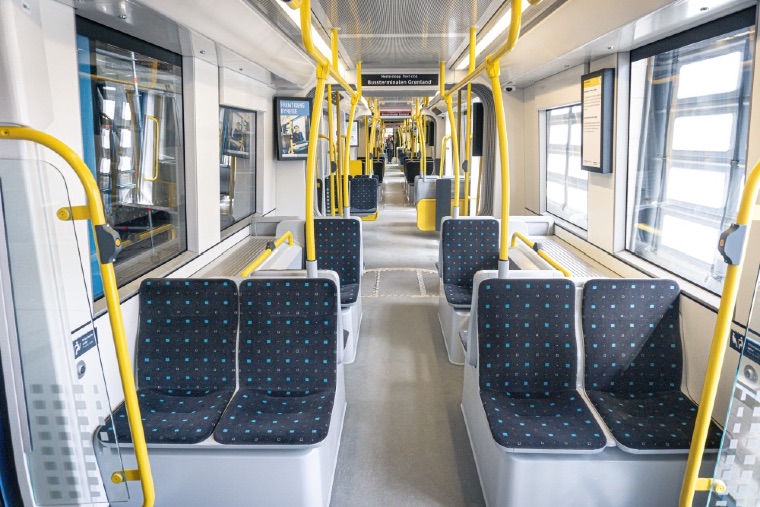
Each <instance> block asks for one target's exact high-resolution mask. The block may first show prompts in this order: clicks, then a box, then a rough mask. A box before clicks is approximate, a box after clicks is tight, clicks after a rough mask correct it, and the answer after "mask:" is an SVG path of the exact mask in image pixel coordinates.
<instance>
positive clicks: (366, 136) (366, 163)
mask: <svg viewBox="0 0 760 507" xmlns="http://www.w3.org/2000/svg"><path fill="white" fill-rule="evenodd" d="M370 118H371V116H365V117H364V174H367V171H368V168H369V119H370Z"/></svg>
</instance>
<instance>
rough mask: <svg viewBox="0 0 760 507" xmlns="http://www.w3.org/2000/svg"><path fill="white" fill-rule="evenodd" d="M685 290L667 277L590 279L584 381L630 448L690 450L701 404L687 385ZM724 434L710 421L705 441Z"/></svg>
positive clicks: (621, 443)
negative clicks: (681, 303) (681, 310)
mask: <svg viewBox="0 0 760 507" xmlns="http://www.w3.org/2000/svg"><path fill="white" fill-rule="evenodd" d="M680 294H681V290H680V288H679V287H678V284H677V283H676V282H675V281H672V280H662V279H593V280H589V281H587V282H586V284H585V286H584V289H583V336H584V347H585V355H586V369H585V388H586V392H587V393H588V395H589V399H590V400H591V403H593V404H594V406H595V407H596V408H597V410H598V411H599V413H600V414H601V416H602V418H603V419H604V422H605V423H606V424H607V426H608V427H609V428H610V431H611V432H612V436H613V437H614V438H615V441H616V442H617V444H618V447H620V448H621V449H622V450H624V451H627V452H632V453H663V452H666V453H668V452H672V453H688V452H689V447H690V443H691V436H692V432H693V430H694V421H695V418H696V415H697V405H696V404H695V403H694V402H693V401H692V400H691V399H689V397H688V396H687V395H686V394H684V393H683V392H682V390H681V389H682V388H681V381H682V370H683V354H682V344H681V333H680V328H681V325H680V317H679V299H680ZM721 435H722V432H721V430H720V428H719V427H718V426H717V425H715V423H711V426H710V430H709V433H708V440H707V445H706V447H707V448H708V449H717V448H718V445H719V444H720V439H721Z"/></svg>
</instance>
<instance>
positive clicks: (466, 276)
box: [441, 218, 499, 308]
mask: <svg viewBox="0 0 760 507" xmlns="http://www.w3.org/2000/svg"><path fill="white" fill-rule="evenodd" d="M441 227H442V230H441V252H442V256H443V257H442V260H443V274H442V278H443V287H444V293H445V295H446V301H448V302H449V304H451V305H453V306H455V307H462V308H469V307H470V304H471V300H472V279H473V278H474V276H475V273H477V272H478V271H481V270H485V269H497V268H498V264H499V222H498V221H496V220H483V219H478V220H472V219H466V218H457V219H451V220H446V221H445V222H443V224H442V226H441Z"/></svg>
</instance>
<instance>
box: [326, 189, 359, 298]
mask: <svg viewBox="0 0 760 507" xmlns="http://www.w3.org/2000/svg"><path fill="white" fill-rule="evenodd" d="M365 179H366V178H365ZM314 235H315V240H316V241H315V244H316V250H317V252H316V254H317V265H318V266H319V268H320V269H329V270H332V271H335V272H336V273H338V277H339V278H340V303H341V305H350V304H354V303H356V301H357V300H358V299H359V291H360V289H359V283H360V280H361V271H362V268H361V264H360V262H361V261H360V255H361V244H362V233H361V223H360V222H359V221H358V220H341V219H330V218H326V219H315V220H314ZM354 286H355V288H354ZM344 293H345V295H344Z"/></svg>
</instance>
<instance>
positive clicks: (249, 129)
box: [219, 107, 256, 230]
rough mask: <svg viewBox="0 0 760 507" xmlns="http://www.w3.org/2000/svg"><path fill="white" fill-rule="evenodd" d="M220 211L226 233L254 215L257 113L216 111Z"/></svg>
mask: <svg viewBox="0 0 760 507" xmlns="http://www.w3.org/2000/svg"><path fill="white" fill-rule="evenodd" d="M219 142H220V143H221V146H220V150H219V152H220V153H221V160H220V161H219V193H220V195H219V211H220V213H221V228H222V230H224V229H226V228H227V227H229V226H230V225H232V224H234V223H235V222H237V221H238V220H241V219H243V218H245V217H247V216H250V215H252V214H253V213H254V212H255V211H256V113H254V112H253V111H243V110H241V109H233V108H230V107H222V108H221V110H220V111H219Z"/></svg>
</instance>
